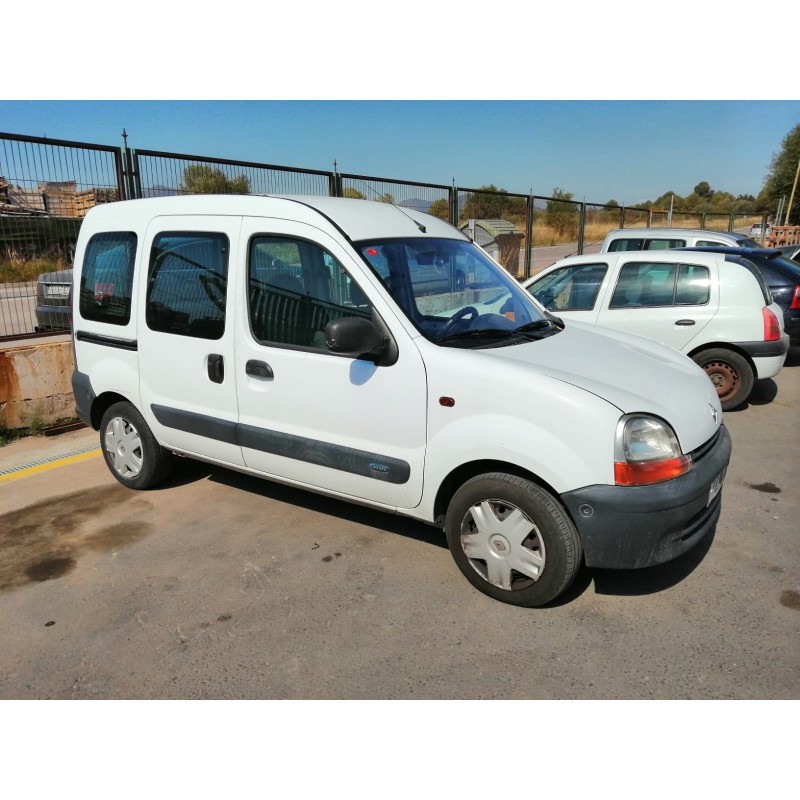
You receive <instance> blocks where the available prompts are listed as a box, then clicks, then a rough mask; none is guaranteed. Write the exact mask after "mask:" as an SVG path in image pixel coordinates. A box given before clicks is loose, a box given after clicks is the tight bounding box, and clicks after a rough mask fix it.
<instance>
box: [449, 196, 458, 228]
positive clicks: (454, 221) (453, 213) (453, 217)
mask: <svg viewBox="0 0 800 800" xmlns="http://www.w3.org/2000/svg"><path fill="white" fill-rule="evenodd" d="M450 224H451V225H453V226H454V227H456V228H457V227H458V189H457V188H456V187H455V186H451V187H450Z"/></svg>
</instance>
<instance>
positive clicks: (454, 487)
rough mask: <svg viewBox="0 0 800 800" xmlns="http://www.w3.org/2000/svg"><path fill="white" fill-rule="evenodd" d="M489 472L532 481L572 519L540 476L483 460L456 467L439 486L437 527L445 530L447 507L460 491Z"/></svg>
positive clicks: (507, 463) (508, 463)
mask: <svg viewBox="0 0 800 800" xmlns="http://www.w3.org/2000/svg"><path fill="white" fill-rule="evenodd" d="M487 472H505V473H508V474H509V475H514V476H516V477H518V478H525V479H526V480H529V481H531V483H535V484H536V485H537V486H539V487H541V488H542V489H544V490H545V491H547V492H549V493H550V494H551V495H552V496H553V497H554V498H555V499H556V500H557V501H558V502H559V504H560V505H561V507H562V508H563V509H564V513H565V514H566V515H567V516H569V517H570V518H571V515H570V513H569V510H568V509H567V508H566V506H564V504H563V503H562V502H561V498H560V496H559V494H558V492H557V491H556V490H555V489H554V488H553V487H552V486H551V485H550V484H549V483H547V481H545V480H542V478H540V477H539V476H538V475H536V474H534V473H533V472H530V471H529V470H527V469H524V468H523V467H520V466H519V465H518V464H512V463H510V462H507V461H498V460H493V459H482V460H478V461H469V462H467V463H466V464H462V465H461V466H459V467H456V468H455V469H453V470H452V471H451V472H450V473H449V474H448V475H447V476H446V477H445V478H444V480H443V481H442V482H441V484H439V489H438V490H437V492H436V499H435V500H434V503H433V519H434V522H435V524H436V525H437V527H440V528H444V518H445V514H446V513H447V507H448V506H449V505H450V501H451V500H452V498H453V495H454V494H455V493H456V492H457V491H458V489H459V488H460V487H461V486H463V485H464V484H465V483H466V482H467V481H468V480H470V479H472V478H474V477H476V476H477V475H483V474H485V473H487ZM573 522H574V520H573Z"/></svg>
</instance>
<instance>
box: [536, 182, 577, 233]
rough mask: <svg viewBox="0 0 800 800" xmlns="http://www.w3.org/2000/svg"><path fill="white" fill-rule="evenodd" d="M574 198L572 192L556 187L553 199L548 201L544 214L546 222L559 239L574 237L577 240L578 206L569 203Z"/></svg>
mask: <svg viewBox="0 0 800 800" xmlns="http://www.w3.org/2000/svg"><path fill="white" fill-rule="evenodd" d="M573 197H574V195H573V194H572V192H567V191H564V189H559V188H558V187H556V188H555V189H553V195H552V198H553V199H551V200H548V201H547V207H546V208H545V212H544V218H545V222H546V223H547V226H548V227H549V228H552V229H553V230H554V231H555V232H556V234H557V235H558V236H559V237H561V236H565V235H567V236H569V237H570V238H571V237H572V236H575V237H576V238H577V235H578V206H577V204H575V203H571V202H569V201H570V200H572V198H573Z"/></svg>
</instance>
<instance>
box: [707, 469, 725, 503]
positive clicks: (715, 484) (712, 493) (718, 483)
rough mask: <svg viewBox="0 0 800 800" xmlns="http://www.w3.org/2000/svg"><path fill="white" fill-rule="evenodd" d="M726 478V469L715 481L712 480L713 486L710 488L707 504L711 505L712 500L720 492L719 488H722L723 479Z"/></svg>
mask: <svg viewBox="0 0 800 800" xmlns="http://www.w3.org/2000/svg"><path fill="white" fill-rule="evenodd" d="M724 480H725V470H722V472H720V474H719V475H717V477H716V478H714V480H713V481H711V488H710V489H709V490H708V500H707V501H706V506H710V505H711V501H712V500H713V499H714V498H715V497H716V496H717V495H718V494H719V490H720V489H721V488H722V481H724Z"/></svg>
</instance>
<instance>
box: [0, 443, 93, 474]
mask: <svg viewBox="0 0 800 800" xmlns="http://www.w3.org/2000/svg"><path fill="white" fill-rule="evenodd" d="M100 453H101V450H100V448H99V447H95V448H94V449H92V450H88V451H86V452H83V453H76V454H75V455H70V456H64V457H63V458H56V459H54V460H52V461H45V462H43V463H41V464H34V465H32V466H30V467H22V468H21V469H16V470H14V471H12V472H7V473H5V474H3V475H0V483H8V482H9V481H14V480H16V479H17V478H27V477H28V476H29V475H36V474H37V473H39V472H46V471H47V470H49V469H55V468H56V467H66V466H68V465H69V464H77V463H78V462H79V461H86V460H87V459H89V458H96V457H97V456H99V455H100Z"/></svg>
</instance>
